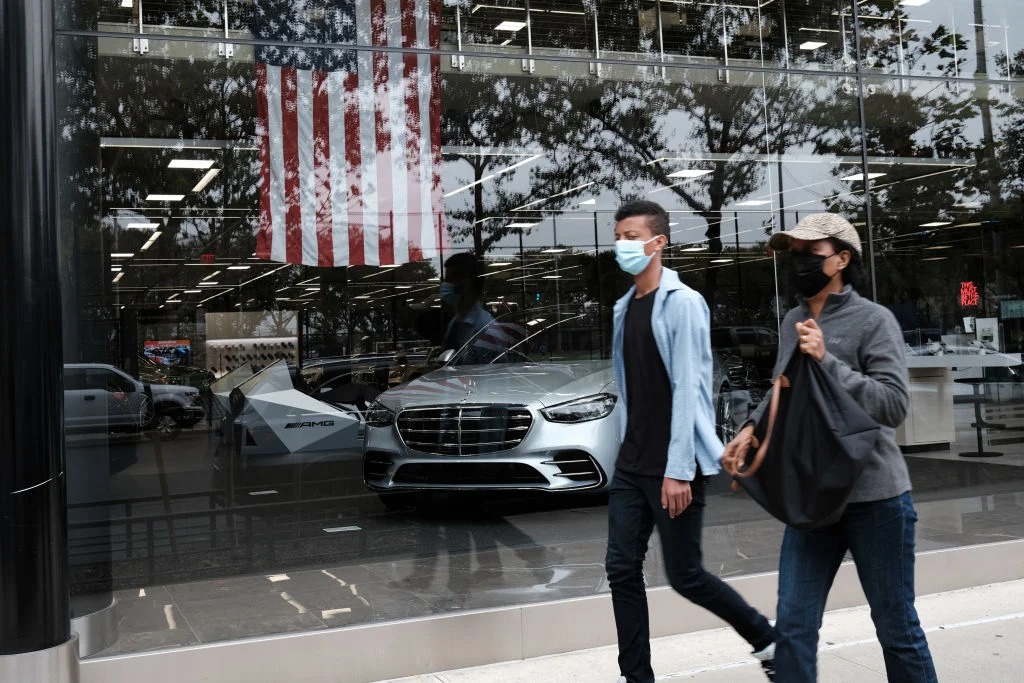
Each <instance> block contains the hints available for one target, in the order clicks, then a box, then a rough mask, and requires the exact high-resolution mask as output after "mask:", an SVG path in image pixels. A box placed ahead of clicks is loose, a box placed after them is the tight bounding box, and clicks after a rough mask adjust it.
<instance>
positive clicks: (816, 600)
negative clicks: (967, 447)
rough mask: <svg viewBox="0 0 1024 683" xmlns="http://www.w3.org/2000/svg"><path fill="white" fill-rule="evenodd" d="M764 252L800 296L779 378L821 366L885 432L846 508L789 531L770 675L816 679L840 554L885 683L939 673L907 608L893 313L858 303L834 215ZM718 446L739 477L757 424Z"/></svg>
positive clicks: (908, 567) (815, 217) (856, 248)
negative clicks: (797, 356)
mask: <svg viewBox="0 0 1024 683" xmlns="http://www.w3.org/2000/svg"><path fill="white" fill-rule="evenodd" d="M768 244H769V246H770V247H771V248H772V249H775V250H776V251H788V252H789V253H790V276H791V281H792V284H793V286H794V287H795V289H796V291H797V293H798V294H799V295H800V305H799V306H798V307H797V308H794V309H793V310H791V311H790V312H789V313H788V314H787V315H786V318H785V320H784V321H783V323H782V328H781V329H780V343H779V353H778V357H777V358H776V362H775V371H774V372H775V376H778V375H779V374H780V373H782V372H783V370H784V369H785V368H786V366H787V364H788V363H789V360H790V358H791V355H792V354H793V353H806V354H808V355H809V356H811V357H812V358H814V359H815V360H816V361H818V362H819V363H821V366H822V368H823V369H824V370H825V371H826V372H828V373H830V374H831V375H832V376H833V377H834V378H835V379H836V380H837V381H838V383H839V384H840V385H841V386H842V387H843V388H844V389H845V390H846V391H848V392H849V393H850V395H851V396H852V397H853V398H854V399H855V400H856V401H857V402H858V403H859V404H860V405H861V406H862V407H863V408H864V409H865V410H866V411H867V412H868V414H869V415H871V417H873V418H874V419H875V420H876V421H877V422H878V423H879V424H880V425H882V429H881V431H880V433H879V437H878V441H877V442H876V444H875V447H874V450H873V452H872V453H871V454H870V457H869V458H868V460H867V463H866V465H865V467H864V470H863V471H862V473H861V474H860V476H859V477H858V478H857V480H856V481H855V482H854V484H853V487H852V491H851V495H850V498H849V501H850V502H849V504H848V505H847V507H846V510H845V512H844V513H843V516H842V517H841V518H840V520H839V521H838V522H837V523H836V524H833V525H831V526H827V527H823V528H820V529H815V530H813V531H802V530H799V529H796V528H793V527H791V526H787V527H786V531H785V535H784V537H783V541H782V552H781V556H780V559H779V596H778V600H779V602H778V610H777V621H776V624H775V632H776V649H775V674H776V680H778V681H783V682H784V683H804V682H812V681H815V680H816V678H817V649H818V630H819V629H820V628H821V619H822V615H823V613H824V610H825V600H826V598H827V597H828V593H829V590H830V589H831V587H832V581H833V579H834V578H835V575H836V572H837V571H838V570H839V565H840V563H841V562H842V561H843V557H844V556H845V555H846V552H847V550H849V551H850V554H851V555H852V556H853V561H854V564H855V565H856V568H857V575H858V577H859V578H860V582H861V586H862V587H863V589H864V594H865V596H866V597H867V599H868V604H869V605H870V607H871V618H872V620H873V621H874V624H875V631H876V633H877V635H878V642H879V643H880V644H881V646H882V652H883V656H884V658H885V668H886V673H887V675H888V679H889V680H890V681H906V682H914V683H917V682H932V681H935V680H936V677H935V667H934V665H933V663H932V657H931V652H930V651H929V649H928V643H927V641H926V639H925V634H924V631H923V630H922V628H921V624H920V621H919V620H918V616H917V611H916V609H915V608H914V525H915V523H916V522H917V514H916V513H915V511H914V506H913V501H912V499H911V495H910V489H911V486H910V475H909V473H908V472H907V465H906V462H905V461H904V459H903V455H902V453H901V452H900V450H899V446H897V445H896V438H895V433H894V428H895V427H896V426H898V425H899V424H900V423H901V422H903V419H904V418H905V417H906V412H907V406H908V396H909V394H908V386H907V385H908V380H907V370H906V362H905V360H904V357H903V346H904V344H903V335H902V332H901V330H900V327H899V324H898V323H897V321H896V319H895V317H894V316H893V315H892V313H891V312H890V311H889V310H888V309H886V308H884V307H882V306H880V305H878V304H876V303H873V302H871V301H868V300H867V299H864V298H862V297H861V296H860V295H859V294H858V293H857V290H856V286H857V284H858V283H859V281H860V280H861V279H862V278H863V267H862V265H861V246H860V237H859V236H858V234H857V231H856V229H855V228H854V227H853V226H852V225H850V223H848V222H847V221H846V220H845V219H843V218H842V217H841V216H838V215H836V214H832V213H819V214H812V215H810V216H807V217H805V218H804V219H803V220H801V221H800V222H799V223H797V225H796V226H795V227H794V228H793V229H792V230H790V231H788V232H779V233H776V234H774V235H772V237H771V240H770V241H769V243H768ZM767 405H768V401H767V400H765V401H763V402H762V404H761V407H760V408H759V410H758V411H756V412H755V414H754V415H753V416H752V419H751V421H750V422H748V424H747V425H746V426H745V427H744V428H743V429H742V430H740V433H739V434H738V435H737V436H736V438H735V439H733V441H732V442H731V443H729V444H728V445H727V446H726V449H725V452H724V454H723V456H722V464H723V466H725V468H726V469H727V470H729V471H732V472H735V471H736V470H737V468H738V467H740V466H742V462H743V460H744V458H745V456H746V454H747V452H748V451H749V449H750V447H751V446H752V445H753V444H754V443H755V441H754V437H753V432H754V427H753V423H756V422H757V420H758V419H759V418H760V414H761V412H763V410H764V408H765V407H766V406H767Z"/></svg>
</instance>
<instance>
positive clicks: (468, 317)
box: [441, 252, 494, 351]
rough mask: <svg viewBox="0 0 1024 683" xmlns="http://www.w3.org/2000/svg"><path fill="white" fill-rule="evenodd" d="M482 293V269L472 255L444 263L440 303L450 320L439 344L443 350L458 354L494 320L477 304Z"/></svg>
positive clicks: (450, 259)
mask: <svg viewBox="0 0 1024 683" xmlns="http://www.w3.org/2000/svg"><path fill="white" fill-rule="evenodd" d="M483 290H484V268H483V264H482V263H481V262H480V259H478V258H477V257H476V256H475V255H473V254H471V253H469V252H461V253H458V254H454V255H452V256H451V257H449V258H448V260H447V261H445V262H444V279H443V281H442V282H441V303H443V304H444V306H445V308H446V309H447V311H448V312H449V313H451V316H452V318H451V320H450V321H449V322H448V326H447V328H446V329H445V334H444V339H443V341H442V346H443V347H444V348H445V349H452V350H453V351H458V350H459V349H461V348H462V347H463V346H464V345H465V344H466V342H468V341H469V340H470V339H471V338H472V337H473V335H475V334H476V333H477V332H479V331H480V330H482V329H483V328H484V327H486V326H487V325H488V324H489V323H490V322H491V321H493V320H494V316H492V315H491V314H490V313H488V312H487V310H486V309H484V307H483V306H482V305H481V303H480V301H481V297H482V296H483Z"/></svg>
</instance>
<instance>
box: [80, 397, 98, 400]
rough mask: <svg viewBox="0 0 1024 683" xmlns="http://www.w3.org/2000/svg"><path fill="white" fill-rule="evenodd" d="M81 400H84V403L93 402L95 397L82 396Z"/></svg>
mask: <svg viewBox="0 0 1024 683" xmlns="http://www.w3.org/2000/svg"><path fill="white" fill-rule="evenodd" d="M82 399H83V400H85V401H95V400H96V397H95V396H83V397H82Z"/></svg>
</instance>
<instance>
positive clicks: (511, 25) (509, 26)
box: [494, 21, 526, 33]
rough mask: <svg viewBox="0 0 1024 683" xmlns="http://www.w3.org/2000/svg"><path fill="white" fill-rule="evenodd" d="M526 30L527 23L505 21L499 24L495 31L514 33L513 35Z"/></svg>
mask: <svg viewBox="0 0 1024 683" xmlns="http://www.w3.org/2000/svg"><path fill="white" fill-rule="evenodd" d="M524 28H526V22H525V21H503V22H501V23H500V24H498V25H497V26H495V27H494V30H495V31H512V32H513V33H515V32H516V31H519V30H522V29H524Z"/></svg>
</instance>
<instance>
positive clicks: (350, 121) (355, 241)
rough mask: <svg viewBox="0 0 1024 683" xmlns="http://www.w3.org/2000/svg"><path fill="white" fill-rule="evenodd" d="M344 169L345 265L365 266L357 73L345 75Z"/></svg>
mask: <svg viewBox="0 0 1024 683" xmlns="http://www.w3.org/2000/svg"><path fill="white" fill-rule="evenodd" d="M344 102H345V166H346V168H347V178H346V184H347V185H348V196H349V201H348V262H349V264H350V265H353V266H361V265H363V264H365V263H366V255H365V254H364V253H363V209H362V187H363V185H362V178H361V170H362V166H361V164H362V151H361V150H360V147H359V71H358V70H357V69H355V68H353V69H352V70H351V71H349V72H348V73H347V74H345V99H344Z"/></svg>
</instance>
